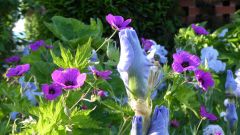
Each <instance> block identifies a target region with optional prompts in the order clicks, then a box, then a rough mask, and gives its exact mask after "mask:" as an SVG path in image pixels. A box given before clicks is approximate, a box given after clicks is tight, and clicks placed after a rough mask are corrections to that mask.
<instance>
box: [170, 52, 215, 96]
mask: <svg viewBox="0 0 240 135" xmlns="http://www.w3.org/2000/svg"><path fill="white" fill-rule="evenodd" d="M199 65H200V59H199V58H198V56H196V55H193V54H190V53H188V52H186V51H179V52H177V53H175V54H173V64H172V68H173V70H174V71H175V72H177V73H182V72H185V71H194V74H195V78H196V80H197V81H198V84H199V86H200V87H201V88H202V89H203V90H204V91H207V89H208V88H209V87H212V86H213V85H214V80H213V78H212V75H211V74H210V73H209V72H205V71H203V70H200V69H198V66H199Z"/></svg>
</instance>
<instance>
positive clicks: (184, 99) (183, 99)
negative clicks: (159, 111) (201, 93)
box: [173, 85, 200, 116]
mask: <svg viewBox="0 0 240 135" xmlns="http://www.w3.org/2000/svg"><path fill="white" fill-rule="evenodd" d="M173 96H174V97H175V98H176V99H177V100H178V101H179V102H180V103H181V104H183V105H185V106H186V107H187V108H188V109H190V110H191V111H193V113H194V114H195V115H196V116H198V111H197V110H198V109H199V106H200V105H199V102H198V100H197V92H196V91H193V89H191V88H190V87H189V86H187V85H180V86H178V87H177V89H176V90H175V91H174V94H173Z"/></svg>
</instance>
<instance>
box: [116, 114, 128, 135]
mask: <svg viewBox="0 0 240 135" xmlns="http://www.w3.org/2000/svg"><path fill="white" fill-rule="evenodd" d="M129 118H130V117H127V118H126V119H125V118H123V120H124V122H123V124H122V126H121V128H120V130H119V132H118V135H122V134H123V133H124V132H125V130H126V128H128V127H129V126H127V127H126V128H124V126H125V125H126V123H127V121H128V119H129Z"/></svg>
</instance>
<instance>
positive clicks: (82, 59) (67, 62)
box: [51, 38, 92, 70]
mask: <svg viewBox="0 0 240 135" xmlns="http://www.w3.org/2000/svg"><path fill="white" fill-rule="evenodd" d="M91 43H92V39H91V38H89V40H88V41H87V42H86V43H85V44H83V45H81V46H80V45H79V46H78V47H77V51H76V54H75V57H73V55H72V53H71V52H70V50H69V49H66V48H64V47H63V46H62V44H61V43H58V44H59V46H60V50H61V57H62V58H60V57H57V56H56V55H55V54H54V53H53V52H52V51H51V55H52V58H53V62H54V63H55V64H56V65H57V66H59V67H62V68H69V67H71V68H78V69H81V70H82V69H84V68H86V67H87V65H88V59H89V58H90V56H91Z"/></svg>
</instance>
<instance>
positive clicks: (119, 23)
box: [106, 14, 132, 30]
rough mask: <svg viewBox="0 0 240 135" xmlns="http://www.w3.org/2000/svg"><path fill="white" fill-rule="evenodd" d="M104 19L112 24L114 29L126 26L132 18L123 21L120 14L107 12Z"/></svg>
mask: <svg viewBox="0 0 240 135" xmlns="http://www.w3.org/2000/svg"><path fill="white" fill-rule="evenodd" d="M106 20H107V22H108V23H109V24H110V25H111V26H112V28H113V29H116V30H121V29H125V28H128V27H129V26H128V24H129V23H131V21H132V19H127V20H125V21H124V18H123V17H122V16H114V15H112V14H108V15H107V16H106Z"/></svg>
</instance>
